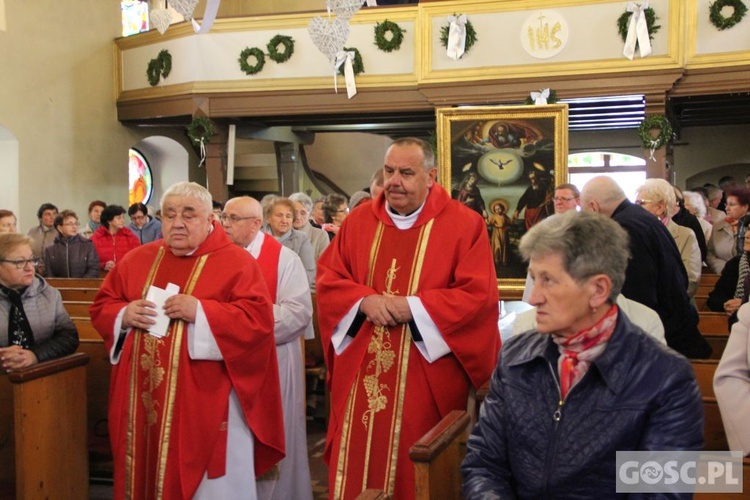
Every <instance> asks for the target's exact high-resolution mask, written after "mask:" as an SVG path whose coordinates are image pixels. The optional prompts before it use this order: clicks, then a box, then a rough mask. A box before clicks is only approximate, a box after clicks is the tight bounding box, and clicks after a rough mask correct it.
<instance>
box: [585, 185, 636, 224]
mask: <svg viewBox="0 0 750 500" xmlns="http://www.w3.org/2000/svg"><path fill="white" fill-rule="evenodd" d="M625 198H626V196H625V192H624V191H623V190H622V188H621V187H620V186H619V185H618V184H617V182H615V181H614V179H612V178H611V177H607V176H605V175H600V176H598V177H594V178H593V179H591V180H590V181H588V182H587V183H586V185H585V186H583V191H581V207H582V208H583V209H584V210H589V211H592V212H599V213H600V214H602V215H606V216H607V217H611V216H612V214H613V213H614V211H615V209H616V208H617V206H618V205H619V204H620V203H622V202H623V201H624V200H625Z"/></svg>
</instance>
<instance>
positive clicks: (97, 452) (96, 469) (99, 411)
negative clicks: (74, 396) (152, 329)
mask: <svg viewBox="0 0 750 500" xmlns="http://www.w3.org/2000/svg"><path fill="white" fill-rule="evenodd" d="M73 322H74V323H75V325H76V328H78V338H79V344H78V352H82V353H85V354H87V355H88V356H89V357H90V359H91V361H90V362H89V367H88V374H87V377H86V387H87V389H88V394H89V397H88V404H87V408H86V414H87V416H88V436H89V466H90V471H91V475H92V476H97V477H111V475H112V449H111V446H110V442H109V429H108V427H107V422H108V418H109V414H108V408H109V383H110V376H111V373H112V365H111V364H110V362H109V353H108V352H107V349H106V348H105V346H104V340H103V339H102V338H101V336H100V335H99V332H97V331H96V330H95V329H94V326H93V325H92V324H91V320H90V319H89V318H88V317H86V318H73Z"/></svg>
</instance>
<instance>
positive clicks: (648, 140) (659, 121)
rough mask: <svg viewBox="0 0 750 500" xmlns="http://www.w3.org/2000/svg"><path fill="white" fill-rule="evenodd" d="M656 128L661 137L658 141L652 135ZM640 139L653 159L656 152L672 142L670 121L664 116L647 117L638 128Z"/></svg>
mask: <svg viewBox="0 0 750 500" xmlns="http://www.w3.org/2000/svg"><path fill="white" fill-rule="evenodd" d="M655 128H658V129H659V135H658V136H657V137H656V139H654V137H653V136H652V135H651V130H652V129H655ZM638 137H640V139H641V144H643V147H644V148H646V149H650V150H651V156H652V157H653V154H654V151H656V150H657V149H660V148H661V147H662V146H664V145H665V144H666V143H668V142H669V141H670V140H672V125H670V124H669V120H667V119H666V118H665V117H664V115H651V116H647V117H646V119H644V120H643V121H642V122H641V124H640V125H639V126H638Z"/></svg>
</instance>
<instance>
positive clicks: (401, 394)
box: [385, 219, 435, 496]
mask: <svg viewBox="0 0 750 500" xmlns="http://www.w3.org/2000/svg"><path fill="white" fill-rule="evenodd" d="M434 221H435V219H430V221H429V222H427V224H425V225H424V226H423V227H422V230H421V231H420V232H419V240H418V241H417V251H416V252H415V253H414V262H413V264H412V269H411V274H410V276H411V280H410V282H409V289H408V291H407V292H406V295H407V296H412V295H414V294H416V293H417V290H418V289H419V278H420V277H421V276H422V269H423V268H424V256H425V253H426V252H427V243H428V242H429V240H430V233H431V232H432V223H433V222H434ZM401 334H402V335H404V336H405V340H404V342H402V343H401V353H400V357H401V365H400V370H399V374H398V378H397V380H396V384H397V386H398V392H397V394H396V412H395V413H396V415H395V428H394V439H393V440H391V443H390V445H391V447H392V448H391V453H390V456H389V467H388V474H387V476H386V478H385V479H386V483H387V484H388V489H387V491H388V494H389V495H391V496H393V493H394V491H395V490H396V466H397V462H398V448H399V445H400V442H401V422H402V419H403V413H404V398H405V396H406V374H407V368H408V365H409V351H410V350H411V342H412V336H411V332H410V331H409V329H408V328H407V327H406V325H404V329H403V331H402V332H401Z"/></svg>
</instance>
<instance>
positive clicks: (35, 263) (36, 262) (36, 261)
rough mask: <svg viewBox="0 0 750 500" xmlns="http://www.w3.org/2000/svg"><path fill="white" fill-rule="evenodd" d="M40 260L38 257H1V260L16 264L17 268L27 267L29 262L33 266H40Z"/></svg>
mask: <svg viewBox="0 0 750 500" xmlns="http://www.w3.org/2000/svg"><path fill="white" fill-rule="evenodd" d="M39 261H40V259H37V258H31V259H21V260H7V259H0V262H5V263H7V264H13V265H14V266H16V269H26V266H27V265H29V264H31V267H37V266H39Z"/></svg>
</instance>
